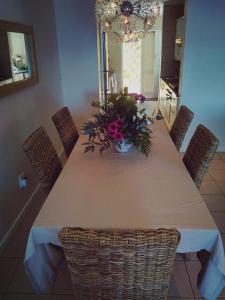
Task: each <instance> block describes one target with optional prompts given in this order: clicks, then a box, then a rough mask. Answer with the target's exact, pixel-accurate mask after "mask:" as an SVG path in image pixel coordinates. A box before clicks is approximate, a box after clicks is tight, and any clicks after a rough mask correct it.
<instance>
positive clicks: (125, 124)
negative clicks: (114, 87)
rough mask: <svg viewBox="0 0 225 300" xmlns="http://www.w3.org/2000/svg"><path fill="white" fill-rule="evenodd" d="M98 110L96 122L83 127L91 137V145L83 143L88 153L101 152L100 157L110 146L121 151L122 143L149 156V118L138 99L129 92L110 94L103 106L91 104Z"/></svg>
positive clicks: (95, 116) (89, 122)
mask: <svg viewBox="0 0 225 300" xmlns="http://www.w3.org/2000/svg"><path fill="white" fill-rule="evenodd" d="M92 106H93V107H94V108H97V109H99V111H98V113H96V114H94V120H93V121H88V122H86V123H84V125H83V133H84V134H86V135H88V136H89V138H88V142H86V143H83V145H84V146H85V152H88V151H94V150H95V149H96V148H99V150H100V154H101V153H102V152H103V151H104V150H107V149H109V148H110V146H111V144H115V145H116V146H117V147H121V143H123V144H124V143H127V144H132V145H133V146H134V147H136V148H137V149H139V150H140V151H141V152H142V153H144V154H145V155H146V156H148V154H149V152H150V150H151V136H150V132H151V131H150V129H149V128H148V126H147V125H148V120H149V119H150V118H148V117H147V115H146V114H145V109H142V110H140V111H138V108H137V104H136V101H135V99H134V98H133V97H132V96H128V94H127V92H126V91H124V92H123V91H121V92H120V94H110V95H108V96H107V99H106V101H105V102H104V103H103V104H100V103H99V102H92Z"/></svg>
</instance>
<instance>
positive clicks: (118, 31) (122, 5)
mask: <svg viewBox="0 0 225 300" xmlns="http://www.w3.org/2000/svg"><path fill="white" fill-rule="evenodd" d="M95 12H96V17H97V20H98V21H99V23H100V26H101V29H102V31H104V32H107V33H108V35H109V38H110V39H111V40H112V41H114V42H125V43H129V42H137V41H139V40H140V39H142V38H143V37H144V36H145V35H146V33H147V32H148V30H150V29H151V28H152V26H153V25H154V23H155V21H156V19H157V17H158V16H159V13H160V5H159V2H158V1H157V0H129V1H124V0H96V7H95Z"/></svg>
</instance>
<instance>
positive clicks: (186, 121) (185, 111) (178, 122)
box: [170, 105, 194, 151]
mask: <svg viewBox="0 0 225 300" xmlns="http://www.w3.org/2000/svg"><path fill="white" fill-rule="evenodd" d="M193 117H194V113H193V112H192V111H191V110H190V109H189V108H187V107H186V106H184V105H182V106H181V107H180V110H179V112H178V115H177V116H176V119H175V121H174V123H173V125H172V127H171V129H170V136H171V139H172V141H173V142H174V144H175V146H176V148H177V150H178V151H179V150H180V148H181V145H182V143H183V140H184V138H185V135H186V133H187V131H188V128H189V126H190V124H191V121H192V119H193Z"/></svg>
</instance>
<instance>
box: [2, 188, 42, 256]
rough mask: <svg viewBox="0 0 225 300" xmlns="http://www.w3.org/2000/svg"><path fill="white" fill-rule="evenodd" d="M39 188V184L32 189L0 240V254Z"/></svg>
mask: <svg viewBox="0 0 225 300" xmlns="http://www.w3.org/2000/svg"><path fill="white" fill-rule="evenodd" d="M39 187H40V183H39V184H38V185H37V186H36V188H35V189H34V191H33V193H32V194H31V196H30V197H29V199H28V200H27V202H26V204H25V205H24V207H23V208H22V210H21V211H20V213H19V214H18V216H17V217H16V219H15V221H14V222H13V224H12V225H11V226H10V228H9V230H8V231H7V233H6V234H5V236H4V237H3V239H2V240H1V242H0V253H1V252H2V251H3V250H4V248H5V246H6V245H7V243H8V242H9V240H10V238H11V237H12V235H13V233H14V231H15V228H16V225H17V224H18V223H19V221H20V219H21V218H22V216H23V215H24V213H25V211H26V209H27V207H28V206H29V205H30V203H31V201H32V199H33V197H34V195H35V194H36V192H37V190H38V189H39Z"/></svg>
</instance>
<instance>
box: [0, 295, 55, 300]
mask: <svg viewBox="0 0 225 300" xmlns="http://www.w3.org/2000/svg"><path fill="white" fill-rule="evenodd" d="M38 299H40V300H41V299H42V300H49V299H50V295H35V294H34V295H31V294H7V295H5V297H4V298H3V300H38Z"/></svg>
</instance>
